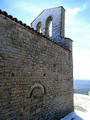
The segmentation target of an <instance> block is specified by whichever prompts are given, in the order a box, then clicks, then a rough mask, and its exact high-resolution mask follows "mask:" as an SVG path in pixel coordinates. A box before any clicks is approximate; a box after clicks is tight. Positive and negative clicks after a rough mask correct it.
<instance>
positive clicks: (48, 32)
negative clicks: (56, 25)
mask: <svg viewBox="0 0 90 120" xmlns="http://www.w3.org/2000/svg"><path fill="white" fill-rule="evenodd" d="M45 35H46V36H47V37H51V36H52V16H49V17H48V18H47V20H46V26H45Z"/></svg>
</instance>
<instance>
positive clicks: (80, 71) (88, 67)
mask: <svg viewBox="0 0 90 120" xmlns="http://www.w3.org/2000/svg"><path fill="white" fill-rule="evenodd" d="M73 57H74V60H73V62H74V79H90V50H85V51H84V50H83V51H79V50H78V51H77V52H76V51H75V52H74V55H73Z"/></svg>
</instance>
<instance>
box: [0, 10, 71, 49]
mask: <svg viewBox="0 0 90 120" xmlns="http://www.w3.org/2000/svg"><path fill="white" fill-rule="evenodd" d="M0 14H2V15H4V16H6V17H8V18H9V19H11V20H13V21H14V22H16V23H19V24H20V25H22V26H24V27H25V28H27V29H29V30H32V31H33V32H35V33H37V34H39V35H40V36H42V37H44V38H46V39H48V40H50V41H51V42H53V43H55V44H57V45H59V46H61V47H62V48H64V49H65V50H68V51H70V50H69V49H68V48H65V47H64V46H63V45H61V44H58V43H56V42H55V41H54V40H52V39H50V38H49V37H46V36H45V35H43V34H42V33H40V32H38V31H37V30H34V29H33V28H31V27H30V26H28V25H27V24H26V23H23V22H22V21H20V20H18V19H17V18H14V17H13V16H12V15H8V13H7V12H6V11H2V10H1V9H0Z"/></svg>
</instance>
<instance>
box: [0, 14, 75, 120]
mask: <svg viewBox="0 0 90 120" xmlns="http://www.w3.org/2000/svg"><path fill="white" fill-rule="evenodd" d="M72 79H73V76H72V52H71V51H68V50H65V49H64V48H63V47H61V46H59V45H57V44H55V43H54V42H53V41H50V40H48V39H47V38H44V37H42V36H41V35H39V34H38V33H36V32H34V31H33V30H29V29H27V28H25V27H24V26H22V25H20V24H19V23H16V22H14V21H12V20H11V19H9V18H7V17H5V16H3V15H1V14H0V120H9V119H10V120H37V119H39V120H58V119H60V117H63V116H65V115H66V114H67V113H69V112H71V111H73V80H72Z"/></svg>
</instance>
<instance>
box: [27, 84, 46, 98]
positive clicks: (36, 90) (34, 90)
mask: <svg viewBox="0 0 90 120" xmlns="http://www.w3.org/2000/svg"><path fill="white" fill-rule="evenodd" d="M44 94H45V88H44V86H43V85H41V84H40V83H35V84H34V85H33V86H32V87H31V89H30V92H29V97H30V98H31V97H41V96H43V95H44Z"/></svg>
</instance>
